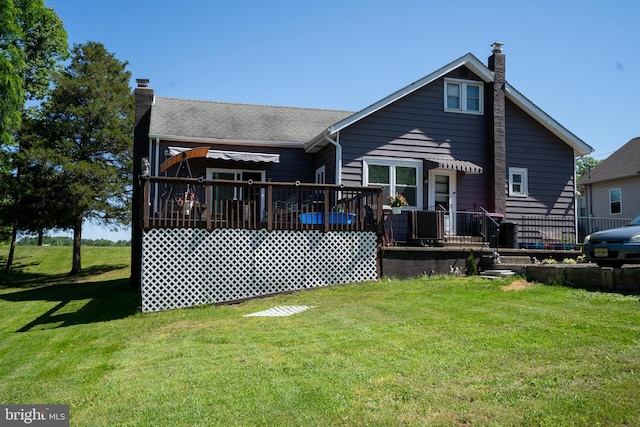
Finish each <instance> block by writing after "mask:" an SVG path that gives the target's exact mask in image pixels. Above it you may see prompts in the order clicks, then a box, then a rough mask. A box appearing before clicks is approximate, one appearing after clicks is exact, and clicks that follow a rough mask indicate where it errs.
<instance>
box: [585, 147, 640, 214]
mask: <svg viewBox="0 0 640 427" xmlns="http://www.w3.org/2000/svg"><path fill="white" fill-rule="evenodd" d="M578 186H579V190H580V194H581V196H580V198H579V206H580V209H579V212H578V215H579V216H581V217H593V218H610V219H615V218H625V219H629V218H635V217H636V216H638V215H640V138H633V139H632V140H630V141H629V142H627V143H626V144H625V145H623V146H622V147H620V148H619V149H618V150H617V151H615V152H614V153H613V154H611V155H610V156H609V157H607V158H606V159H605V160H603V161H602V162H601V163H599V164H598V165H597V166H596V167H594V168H593V169H591V170H590V171H589V172H588V173H587V174H586V175H585V176H583V177H581V178H580V180H579V181H578Z"/></svg>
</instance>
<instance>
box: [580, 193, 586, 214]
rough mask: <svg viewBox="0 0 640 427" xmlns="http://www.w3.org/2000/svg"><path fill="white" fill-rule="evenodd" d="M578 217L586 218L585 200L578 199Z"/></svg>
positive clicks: (581, 197) (583, 198) (582, 198)
mask: <svg viewBox="0 0 640 427" xmlns="http://www.w3.org/2000/svg"><path fill="white" fill-rule="evenodd" d="M578 216H587V198H586V197H584V196H580V197H578Z"/></svg>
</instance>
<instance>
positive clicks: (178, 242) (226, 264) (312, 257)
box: [142, 228, 377, 311]
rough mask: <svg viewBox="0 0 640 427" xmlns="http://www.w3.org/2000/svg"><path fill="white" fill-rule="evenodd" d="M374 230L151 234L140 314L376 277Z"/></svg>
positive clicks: (176, 230)
mask: <svg viewBox="0 0 640 427" xmlns="http://www.w3.org/2000/svg"><path fill="white" fill-rule="evenodd" d="M376 264H377V262H376V235H375V233H372V232H353V231H334V232H329V233H321V232H319V231H311V230H309V231H272V232H267V231H266V230H237V229H216V230H213V231H207V230H203V229H190V228H174V229H160V228H156V229H151V230H147V231H145V232H144V234H143V238H142V310H143V311H161V310H169V309H174V308H181V307H191V306H196V305H201V304H213V303H219V302H227V301H234V300H241V299H246V298H252V297H257V296H262V295H269V294H274V293H279V292H286V291H294V290H300V289H308V288H315V287H319V286H331V285H339V284H345V283H354V282H362V281H367V280H375V279H376V278H377V270H376V268H377V267H376Z"/></svg>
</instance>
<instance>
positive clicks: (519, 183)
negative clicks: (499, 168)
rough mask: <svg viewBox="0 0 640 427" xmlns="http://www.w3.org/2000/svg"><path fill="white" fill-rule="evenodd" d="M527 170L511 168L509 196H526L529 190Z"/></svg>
mask: <svg viewBox="0 0 640 427" xmlns="http://www.w3.org/2000/svg"><path fill="white" fill-rule="evenodd" d="M527 181H528V178H527V169H526V168H509V195H510V196H520V197H523V196H526V195H527V193H528V191H529V188H528V186H529V185H528V182H527Z"/></svg>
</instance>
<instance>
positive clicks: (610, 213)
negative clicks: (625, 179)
mask: <svg viewBox="0 0 640 427" xmlns="http://www.w3.org/2000/svg"><path fill="white" fill-rule="evenodd" d="M613 191H618V192H619V193H620V212H617V213H614V212H612V211H611V205H612V203H611V192H613ZM609 215H622V188H620V187H617V188H610V189H609Z"/></svg>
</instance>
